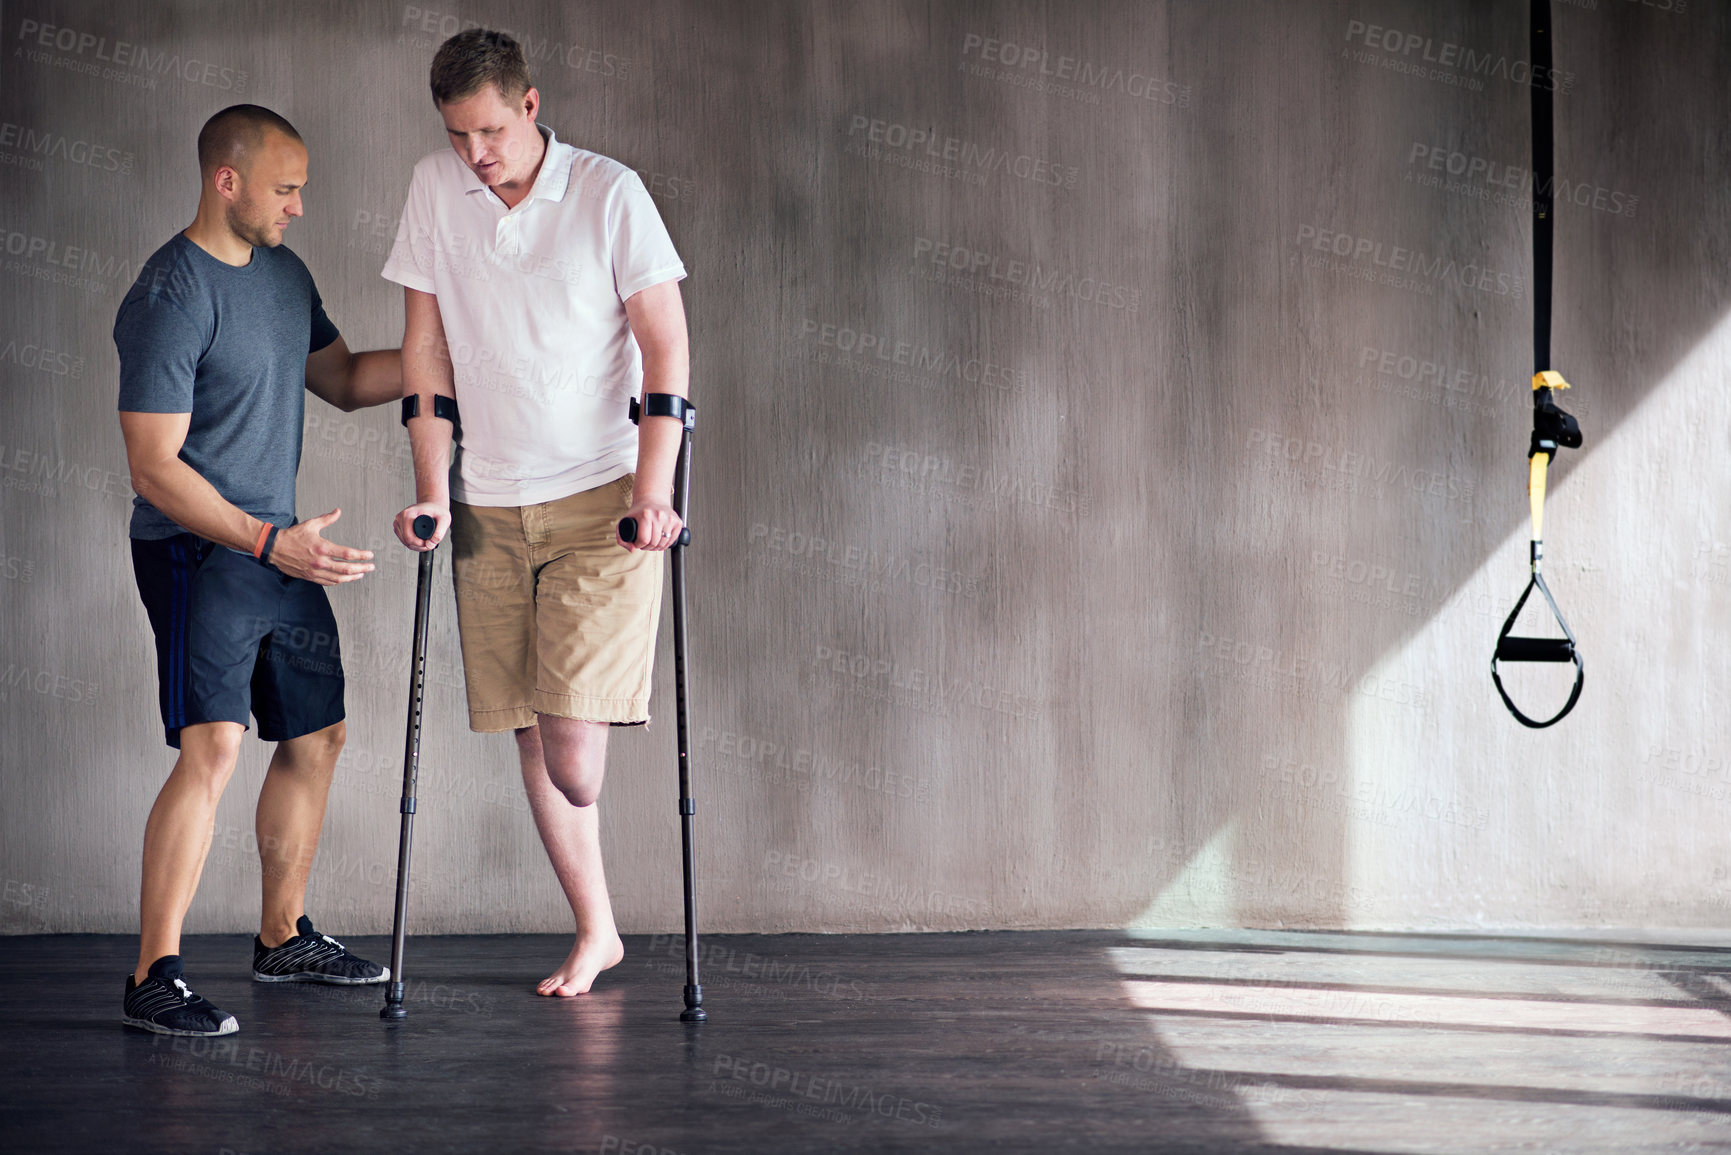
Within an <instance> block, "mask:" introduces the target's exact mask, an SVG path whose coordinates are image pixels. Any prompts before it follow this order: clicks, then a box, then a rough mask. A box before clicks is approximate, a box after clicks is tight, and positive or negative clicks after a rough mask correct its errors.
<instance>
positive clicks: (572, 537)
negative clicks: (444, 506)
mask: <svg viewBox="0 0 1731 1155" xmlns="http://www.w3.org/2000/svg"><path fill="white" fill-rule="evenodd" d="M632 480H633V478H632V475H631V474H626V475H625V476H624V477H621V478H619V479H618V480H616V481H609V482H607V483H606V484H604V485H599V486H597V487H596V488H594V489H590V490H585V491H584V492H582V493H574V494H572V495H571V496H570V497H562V498H560V499H559V500H557V501H547V502H542V503H541V504H539V505H521V506H486V505H464V504H463V503H461V502H452V503H451V547H452V548H451V568H452V573H453V577H454V583H455V585H456V588H457V631H458V634H459V636H460V637H461V640H462V645H463V674H464V678H465V681H466V682H467V684H468V694H469V728H470V729H471V730H475V731H478V732H481V733H496V732H498V731H501V730H515V729H521V728H523V727H526V726H533V725H534V724H535V715H536V714H552V715H555V716H557V717H561V718H577V719H581V720H583V721H586V722H623V723H638V722H643V721H646V720H647V719H648V717H649V676H650V672H651V669H652V667H653V666H654V661H655V630H656V627H657V625H659V623H660V620H661V584H662V583H661V572H662V555H661V554H660V553H646V552H641V551H639V552H633V551H631V550H628V549H625V548H623V547H622V546H620V545H619V543H618V541H617V540H616V536H615V527H616V526H617V525H618V524H619V519H620V518H621V517H624V516H625V514H626V512H627V511H628V510H629V509H630V507H631V485H632Z"/></svg>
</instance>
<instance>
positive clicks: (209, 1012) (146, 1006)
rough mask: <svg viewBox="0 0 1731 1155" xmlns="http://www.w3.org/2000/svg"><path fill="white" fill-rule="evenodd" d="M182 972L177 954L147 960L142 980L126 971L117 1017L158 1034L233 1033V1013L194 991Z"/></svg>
mask: <svg viewBox="0 0 1731 1155" xmlns="http://www.w3.org/2000/svg"><path fill="white" fill-rule="evenodd" d="M183 973H184V971H183V970H182V968H181V963H180V956H179V955H177V954H168V955H163V956H162V957H161V958H159V959H157V960H156V961H155V962H153V963H151V964H150V970H149V971H147V972H145V976H144V981H143V982H135V981H133V978H132V976H131V975H127V976H126V1002H125V1003H124V1004H123V1005H124V1008H125V1010H124V1013H122V1015H121V1016H120V1021H121V1022H123V1023H125V1024H126V1025H127V1026H129V1027H138V1028H139V1029H140V1030H145V1031H155V1032H156V1033H157V1034H159V1035H232V1034H234V1033H235V1032H236V1031H238V1030H240V1024H239V1023H237V1022H235V1020H234V1016H233V1015H231V1014H229V1013H228V1012H227V1011H225V1010H223V1009H221V1008H220V1007H218V1006H217V1005H216V1004H215V1003H213V1002H211V1001H210V1000H209V999H203V998H199V997H198V996H197V995H195V994H193V993H192V990H191V988H189V987H188V986H187V985H186V981H185V980H184V979H182V978H181V977H180V976H181V975H182V974H183Z"/></svg>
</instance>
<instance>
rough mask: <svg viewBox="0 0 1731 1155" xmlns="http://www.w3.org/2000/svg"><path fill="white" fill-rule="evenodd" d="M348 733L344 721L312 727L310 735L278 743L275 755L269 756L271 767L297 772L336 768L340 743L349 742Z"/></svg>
mask: <svg viewBox="0 0 1731 1155" xmlns="http://www.w3.org/2000/svg"><path fill="white" fill-rule="evenodd" d="M348 734H349V730H348V723H347V722H335V723H333V724H331V725H329V726H326V727H325V728H324V729H323V730H314V731H313V732H312V733H311V734H302V735H301V736H300V737H298V738H289V739H286V740H284V741H282V742H279V743H277V756H276V757H274V758H272V759H271V764H270V768H271V769H272V770H284V769H286V770H294V771H297V772H305V771H312V770H321V771H324V772H326V773H329V772H330V771H333V770H335V769H336V764H337V759H338V758H339V757H341V756H342V752H343V744H344V743H345V742H347V741H348Z"/></svg>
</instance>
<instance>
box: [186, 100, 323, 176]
mask: <svg viewBox="0 0 1731 1155" xmlns="http://www.w3.org/2000/svg"><path fill="white" fill-rule="evenodd" d="M273 133H281V134H282V135H284V136H286V137H288V138H289V139H290V140H292V141H294V142H296V143H297V144H298V143H300V142H301V134H300V133H298V132H296V131H295V126H294V125H292V124H290V123H289V122H288V121H286V120H284V119H283V118H282V117H280V116H278V115H277V114H276V113H274V112H272V111H271V110H270V109H268V108H264V107H262V106H260V105H257V104H236V105H232V106H230V107H228V108H225V109H223V110H222V111H221V112H219V113H217V114H216V115H215V116H213V117H211V118H210V119H209V120H207V121H205V122H204V127H203V128H202V129H200V130H199V133H198V171H199V172H200V173H202V174H203V175H204V177H205V179H207V180H208V179H209V178H210V174H211V173H213V172H215V171H216V170H217V169H219V168H222V167H223V166H224V165H227V166H228V167H229V168H232V169H234V170H236V171H237V172H243V173H244V172H245V171H246V169H247V166H248V164H249V163H250V162H251V161H252V159H253V158H255V157H257V156H258V155H259V153H260V151H261V150H262V148H263V146H264V144H265V143H266V141H267V140H268V139H269V138H270V136H271V135H272V134H273Z"/></svg>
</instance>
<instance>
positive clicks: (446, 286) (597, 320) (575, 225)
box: [384, 126, 685, 505]
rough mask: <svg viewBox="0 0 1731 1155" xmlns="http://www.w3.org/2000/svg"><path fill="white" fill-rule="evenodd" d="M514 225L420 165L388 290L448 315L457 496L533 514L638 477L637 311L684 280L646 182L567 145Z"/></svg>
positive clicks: (443, 158) (443, 155) (470, 182)
mask: <svg viewBox="0 0 1731 1155" xmlns="http://www.w3.org/2000/svg"><path fill="white" fill-rule="evenodd" d="M538 127H541V134H542V136H543V137H544V139H545V140H546V142H547V154H546V156H545V158H543V160H542V161H541V171H540V173H539V174H538V175H537V176H536V178H535V186H534V188H533V189H531V190H530V192H529V195H528V196H527V197H525V198H523V200H522V202H521V203H519V204H518V205H517V207H516V208H514V209H509V210H507V209H506V208H505V204H504V202H503V201H501V200H500V199H499V197H498V195H497V194H495V193H494V192H493V191H492V190H491V189H489V188H487V186H486V185H484V184H482V183H481V181H480V180H479V179H478V178H477V177H476V176H475V174H474V173H473V172H471V171H469V166H468V165H466V164H464V163H463V161H462V160H461V158H459V157H458V156H457V154H456V153H455V152H453V151H452V150H451V149H448V148H446V149H441V150H440V151H438V152H436V153H433V154H432V155H431V156H428V157H424V158H423V159H422V160H421V162H420V163H419V164H417V165H415V176H414V180H413V181H412V182H410V184H409V199H408V203H407V204H405V205H404V206H403V217H402V220H401V221H400V222H399V223H398V226H397V239H396V243H395V244H393V245H392V247H391V255H390V259H389V260H387V261H386V262H385V268H384V275H385V277H386V278H387V279H389V280H392V281H395V282H396V283H397V284H399V285H407V286H408V287H409V288H411V289H419V290H420V291H421V292H423V293H431V294H433V295H434V296H435V297H437V298H438V299H439V317H440V319H441V320H442V321H443V322H444V326H445V338H446V341H447V342H448V344H449V346H450V350H451V362H452V372H453V375H454V377H455V379H456V385H457V409H458V413H459V415H460V417H461V420H462V436H461V438H460V441H459V443H458V446H457V452H456V459H455V461H454V463H453V468H452V476H451V496H452V497H453V498H455V499H456V500H458V501H462V502H465V503H467V504H469V505H533V504H536V503H538V502H543V501H553V500H556V499H558V498H561V497H568V496H570V495H571V494H573V493H580V492H582V491H583V490H586V489H594V488H595V487H596V486H598V485H605V484H606V483H607V482H609V481H612V480H614V479H616V478H619V477H622V476H624V475H625V474H627V473H629V472H631V471H632V470H633V469H635V468H636V465H637V429H636V427H635V426H633V425H632V424H631V421H630V419H629V418H628V417H627V416H626V401H627V400H628V399H629V398H631V397H634V396H636V395H637V394H638V392H639V391H640V390H641V389H642V387H643V355H642V353H641V351H639V349H638V347H637V341H636V339H635V338H633V337H632V335H631V326H630V324H629V323H628V321H627V319H626V316H625V300H626V298H628V297H630V296H632V295H633V294H635V293H638V292H641V291H642V290H644V289H647V288H649V287H650V286H651V285H658V284H660V283H662V282H663V281H673V280H678V279H680V278H682V277H684V276H685V265H684V263H683V262H681V261H680V259H679V254H678V253H677V252H676V251H674V248H673V242H672V240H671V239H670V238H669V237H668V235H667V228H666V226H664V225H663V224H662V223H661V217H660V215H659V214H658V213H657V212H656V211H655V205H654V203H653V202H652V201H650V199H649V192H648V190H647V189H645V188H644V187H643V182H642V181H641V180H640V179H638V176H637V174H636V173H634V172H632V171H631V170H630V169H629V168H626V167H625V166H624V165H622V164H620V163H619V162H618V161H615V160H609V159H608V158H607V157H604V156H600V155H598V154H596V153H593V152H585V151H584V150H582V149H578V148H573V147H571V146H570V145H568V144H561V143H560V142H559V140H558V138H557V137H555V136H554V135H553V132H552V130H550V129H548V128H546V127H544V126H538Z"/></svg>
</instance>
